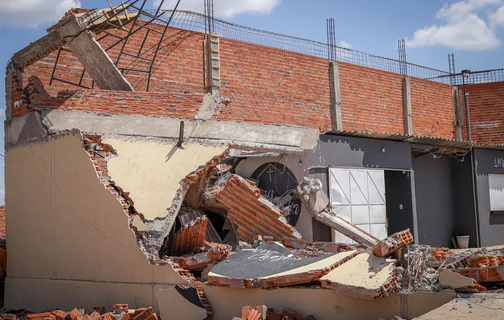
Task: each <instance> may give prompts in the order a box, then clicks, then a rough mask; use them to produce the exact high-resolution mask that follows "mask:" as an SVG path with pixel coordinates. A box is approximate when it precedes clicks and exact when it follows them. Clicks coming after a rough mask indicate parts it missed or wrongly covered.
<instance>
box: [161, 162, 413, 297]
mask: <svg viewBox="0 0 504 320" xmlns="http://www.w3.org/2000/svg"><path fill="white" fill-rule="evenodd" d="M221 161H224V159H223V158H219V159H218V160H216V162H215V163H213V164H212V165H211V166H206V171H205V172H204V173H202V174H192V175H191V179H185V180H184V183H185V187H184V189H185V190H187V193H186V195H185V197H184V198H183V199H184V201H183V203H182V204H181V206H180V209H179V211H178V213H177V215H176V218H175V223H174V225H173V227H172V229H171V231H170V233H169V235H168V236H167V237H166V239H165V240H164V245H163V247H162V248H161V250H160V253H159V254H160V258H161V259H158V260H157V261H156V262H157V263H161V264H162V263H168V264H171V265H172V266H173V267H174V268H175V270H178V272H179V274H181V275H182V276H184V278H187V279H188V280H189V282H190V283H192V284H195V283H197V282H206V283H208V284H212V285H216V286H226V287H235V288H263V289H266V288H276V287H288V286H303V285H307V286H317V287H324V288H327V289H332V290H336V291H339V292H341V293H342V294H345V295H350V296H354V297H359V298H363V299H376V298H380V297H386V296H388V295H390V294H391V293H393V292H397V291H398V290H399V289H400V288H401V286H400V283H401V280H400V279H399V278H400V277H401V276H402V274H403V273H402V272H398V271H397V270H396V269H397V267H396V262H397V260H394V259H392V258H390V257H391V256H392V255H394V254H395V253H396V252H397V251H398V250H399V249H400V248H403V247H405V246H406V245H408V244H409V243H411V242H413V236H412V234H411V232H410V231H409V230H404V231H402V232H399V233H396V234H394V235H392V236H391V237H389V238H387V239H384V240H382V241H380V240H379V239H376V238H375V237H373V236H372V235H370V234H369V233H367V232H365V231H363V230H361V229H359V228H357V227H355V226H354V225H352V224H350V223H349V222H347V221H345V220H343V219H341V218H339V217H338V216H336V215H335V214H334V213H333V212H332V211H333V210H332V209H331V205H330V202H329V200H328V199H327V196H326V195H325V193H324V191H323V190H322V187H321V186H322V185H321V182H320V181H319V180H316V179H309V178H305V179H304V181H303V182H302V183H301V184H300V185H299V186H298V187H297V188H296V190H291V192H287V193H285V194H284V195H282V196H280V197H273V196H272V195H271V194H268V193H267V192H266V190H261V189H260V188H258V186H257V185H256V182H255V181H254V180H253V179H247V178H244V177H242V176H240V175H238V174H236V173H234V172H233V170H232V168H233V167H232V166H231V167H229V166H224V167H225V168H226V169H225V170H222V166H220V163H219V162H221ZM297 197H299V198H302V200H301V201H302V203H304V204H305V205H306V206H308V207H309V208H308V209H309V211H310V213H311V214H312V215H313V216H314V217H315V218H316V219H317V218H319V221H322V222H325V223H326V224H327V225H329V226H331V227H334V226H336V229H337V230H338V231H341V232H343V233H344V234H345V235H347V236H349V237H350V238H351V239H353V240H355V241H356V244H352V245H349V244H337V243H324V242H306V241H304V240H303V239H302V238H301V235H300V233H299V232H298V231H297V230H296V228H295V227H294V226H292V225H291V224H290V223H289V222H288V220H287V218H286V217H287V216H288V215H289V214H291V213H292V207H293V203H294V202H293V199H294V198H297ZM298 201H299V200H298Z"/></svg>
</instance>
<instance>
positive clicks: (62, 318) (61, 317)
mask: <svg viewBox="0 0 504 320" xmlns="http://www.w3.org/2000/svg"><path fill="white" fill-rule="evenodd" d="M0 319H2V320H16V319H28V320H157V319H158V316H157V315H156V312H155V311H154V309H153V308H152V307H148V308H138V309H129V308H128V305H127V304H116V305H115V306H114V307H113V308H112V310H111V311H109V312H105V308H104V307H97V308H94V309H93V310H86V309H77V308H75V309H73V310H71V311H69V312H66V311H63V310H52V311H47V312H41V313H27V312H25V311H20V312H15V313H14V312H13V313H3V314H0Z"/></svg>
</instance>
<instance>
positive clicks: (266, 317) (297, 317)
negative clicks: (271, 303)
mask: <svg viewBox="0 0 504 320" xmlns="http://www.w3.org/2000/svg"><path fill="white" fill-rule="evenodd" d="M233 320H316V319H315V317H313V316H311V315H309V316H307V317H303V316H301V314H299V312H297V311H296V310H291V309H284V310H283V311H282V313H276V312H275V311H274V310H273V309H271V308H268V307H267V306H264V305H263V306H256V307H252V306H246V307H243V308H242V315H241V318H238V317H234V318H233Z"/></svg>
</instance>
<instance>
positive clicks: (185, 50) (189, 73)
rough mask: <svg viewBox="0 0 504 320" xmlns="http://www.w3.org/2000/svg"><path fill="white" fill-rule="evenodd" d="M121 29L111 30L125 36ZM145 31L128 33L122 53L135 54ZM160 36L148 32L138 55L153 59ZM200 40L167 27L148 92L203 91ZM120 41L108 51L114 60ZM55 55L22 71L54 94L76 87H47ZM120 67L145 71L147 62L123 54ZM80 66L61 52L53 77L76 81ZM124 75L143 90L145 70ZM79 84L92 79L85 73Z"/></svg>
mask: <svg viewBox="0 0 504 320" xmlns="http://www.w3.org/2000/svg"><path fill="white" fill-rule="evenodd" d="M150 27H151V28H153V29H157V30H158V31H162V29H163V26H161V25H156V24H151V25H150ZM125 28H129V26H128V25H126V26H125ZM120 32H121V31H117V30H116V31H113V33H116V34H118V35H121V36H124V34H120ZM146 32H147V30H146V29H141V31H138V32H137V33H135V34H134V35H133V36H131V37H130V38H129V39H128V41H127V45H126V47H125V49H124V52H125V53H127V54H134V55H138V53H139V49H140V47H141V45H142V42H143V39H144V37H145V34H146ZM101 37H102V34H97V35H96V38H97V39H99V38H101ZM160 37H161V35H160V34H158V33H156V32H150V33H149V36H148V38H147V40H146V42H145V44H144V46H143V48H142V53H141V54H140V56H141V57H143V58H147V59H152V58H153V55H154V52H155V50H156V47H157V44H158V42H159V39H160ZM117 40H118V39H116V38H114V37H111V36H108V37H105V38H103V39H102V40H100V41H99V42H100V44H101V45H102V47H103V48H104V49H107V48H109V47H110V46H112V45H113V44H114V43H115V42H117ZM203 42H204V35H203V34H201V33H197V32H191V31H187V30H180V29H176V28H169V29H168V30H167V32H166V34H165V37H164V39H163V42H162V44H161V46H160V48H159V51H158V54H157V56H156V61H155V63H154V66H153V72H152V76H151V85H150V91H153V92H167V93H171V94H173V93H176V94H179V93H184V92H201V93H203V92H204V76H203ZM122 44H123V43H120V44H118V45H116V46H114V47H113V48H112V49H110V50H108V51H107V53H108V54H109V56H110V58H111V59H112V61H114V62H115V61H117V57H118V55H119V52H120V50H121V47H122ZM57 57H58V50H55V51H53V52H52V53H50V54H49V55H48V56H46V57H45V58H42V59H40V60H39V61H37V62H35V63H33V64H31V65H29V66H27V67H26V68H25V70H24V74H25V77H26V76H29V75H36V76H37V77H39V78H40V80H41V81H42V83H43V84H44V86H45V88H46V89H47V91H48V92H49V94H51V96H56V95H57V93H58V92H59V91H61V90H64V89H70V90H76V89H79V87H78V86H74V85H71V84H68V83H64V82H60V81H56V80H55V81H53V82H52V84H51V86H49V83H50V79H51V74H52V72H53V68H54V64H55V61H56V59H57ZM119 68H128V69H136V70H139V69H140V70H148V69H149V63H148V62H147V61H144V60H141V59H136V60H135V58H133V57H131V56H128V55H126V54H123V55H122V56H121V59H120V63H119ZM83 69H84V67H83V66H82V64H81V63H80V62H79V60H78V59H77V58H76V57H75V55H74V54H73V53H71V52H68V51H61V53H60V56H59V60H58V65H57V68H56V69H55V70H54V77H55V78H58V79H62V80H65V81H68V82H71V83H79V81H81V77H82V71H83ZM124 75H125V77H126V79H127V80H128V81H129V82H130V84H131V85H132V86H133V88H134V89H135V90H136V91H145V90H146V88H147V74H146V73H143V72H136V71H124ZM81 84H82V86H85V87H91V86H92V79H91V77H89V75H88V74H87V73H86V74H84V76H83V77H82V83H81ZM96 89H98V88H96Z"/></svg>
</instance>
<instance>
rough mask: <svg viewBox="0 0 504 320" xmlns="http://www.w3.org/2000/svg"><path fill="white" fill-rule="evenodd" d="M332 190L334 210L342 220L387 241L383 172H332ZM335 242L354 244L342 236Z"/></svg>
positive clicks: (352, 170) (339, 235)
mask: <svg viewBox="0 0 504 320" xmlns="http://www.w3.org/2000/svg"><path fill="white" fill-rule="evenodd" d="M329 188H330V195H329V197H330V200H331V204H332V208H333V209H332V210H333V211H334V212H335V213H336V214H337V215H338V216H340V217H341V218H343V219H345V220H347V221H348V222H350V223H352V224H354V225H356V226H358V227H359V228H361V229H363V230H365V231H367V232H369V233H371V234H372V235H374V236H375V237H377V238H379V239H384V238H386V237H387V213H386V207H385V172H384V171H383V170H367V169H339V168H329ZM334 239H335V242H338V243H353V241H352V240H351V239H350V238H348V237H346V236H344V235H343V234H341V233H339V232H336V233H335V238H334Z"/></svg>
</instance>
